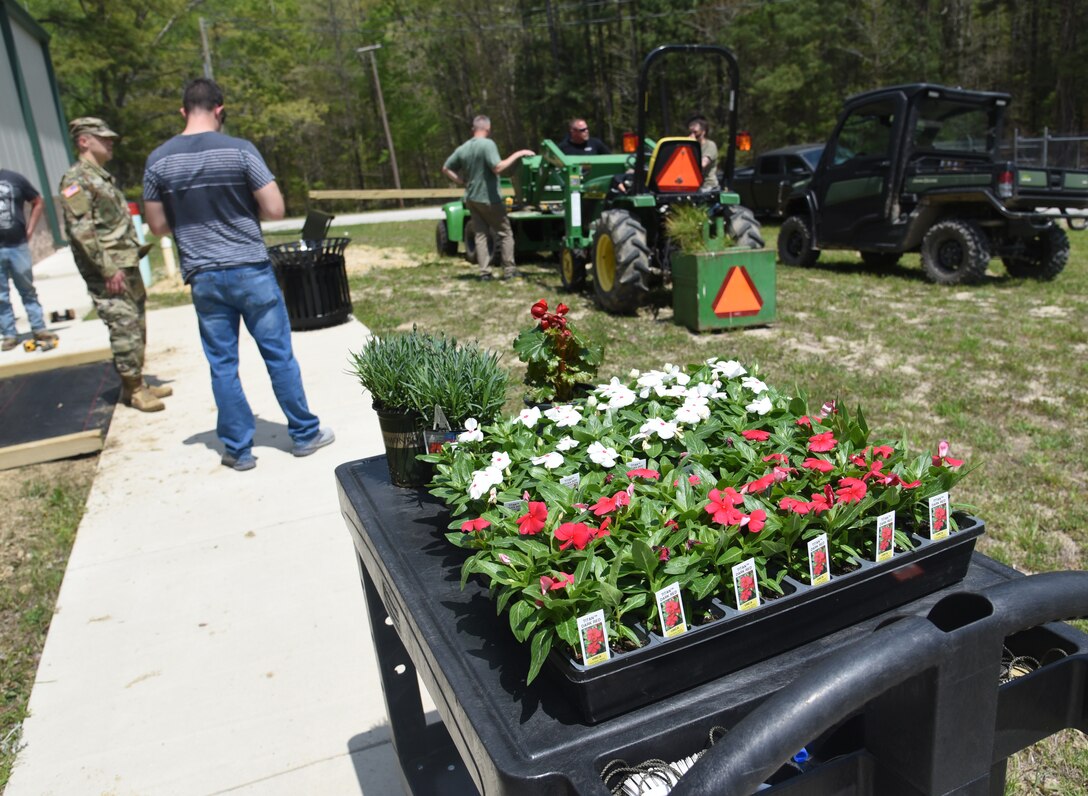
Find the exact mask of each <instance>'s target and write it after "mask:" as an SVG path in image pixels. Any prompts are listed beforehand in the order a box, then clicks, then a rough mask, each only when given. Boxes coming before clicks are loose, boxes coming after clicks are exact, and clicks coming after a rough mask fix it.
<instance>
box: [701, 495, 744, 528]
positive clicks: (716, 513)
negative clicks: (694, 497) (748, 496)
mask: <svg viewBox="0 0 1088 796" xmlns="http://www.w3.org/2000/svg"><path fill="white" fill-rule="evenodd" d="M708 497H709V498H710V502H709V503H707V504H706V506H705V508H706V511H707V513H708V514H710V515H712V519H713V521H714V522H716V523H718V524H719V525H737V524H738V523H739V522H740V521H741V519H742V518H743V517H744V514H743V513H741V512H740V511H738V510H737V509H736V508H735V506H737V505H739V504H740V503H743V502H744V498H742V497H741V496H740V495H738V494H737V492H736V490H734V489H733V487H726V489H725V491H724V492H722V491H720V490H718V489H711V490H710V494H709V495H708Z"/></svg>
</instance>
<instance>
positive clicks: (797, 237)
mask: <svg viewBox="0 0 1088 796" xmlns="http://www.w3.org/2000/svg"><path fill="white" fill-rule="evenodd" d="M819 257H820V250H819V249H814V248H812V228H811V227H810V226H809V225H808V222H807V221H805V219H804V218H802V217H801V216H790V217H789V218H787V219H786V220H785V221H783V222H782V228H781V229H780V230H779V231H778V259H779V260H780V261H781V263H782V264H783V265H795V266H799V267H801V268H809V267H810V266H813V265H815V264H816V260H818V259H819Z"/></svg>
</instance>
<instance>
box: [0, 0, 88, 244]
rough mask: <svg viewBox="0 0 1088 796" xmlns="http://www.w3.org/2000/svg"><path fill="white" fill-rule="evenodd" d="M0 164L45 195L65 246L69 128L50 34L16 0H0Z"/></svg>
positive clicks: (55, 234) (51, 224)
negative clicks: (62, 188) (61, 189)
mask: <svg viewBox="0 0 1088 796" xmlns="http://www.w3.org/2000/svg"><path fill="white" fill-rule="evenodd" d="M0 108H2V109H3V111H2V112H0V166H2V167H3V168H7V169H11V170H12V171H17V172H19V173H20V174H22V175H24V176H25V177H26V178H27V179H28V180H30V182H31V184H33V185H34V187H36V188H37V189H38V190H39V191H40V192H41V194H42V196H43V197H45V200H46V202H45V214H46V218H47V219H48V223H49V229H50V230H51V231H52V233H53V242H54V244H56V245H57V246H60V245H62V244H63V242H64V240H63V238H62V237H61V225H60V223H59V218H60V216H59V214H58V213H57V207H56V200H55V193H56V190H57V185H58V184H59V183H60V178H61V176H63V174H64V172H65V171H66V170H67V168H68V166H69V165H70V164H71V162H72V154H71V149H70V147H69V142H68V124H67V122H66V120H65V118H64V111H63V110H62V109H61V106H60V94H59V92H58V91H57V78H56V76H55V75H54V73H53V62H52V60H51V59H50V57H49V34H48V33H46V32H45V30H43V29H42V27H41V26H40V25H39V24H38V23H37V22H35V21H34V18H33V17H31V16H30V14H28V13H27V12H26V11H24V10H23V8H22V7H21V6H19V4H18V3H16V2H15V0H0Z"/></svg>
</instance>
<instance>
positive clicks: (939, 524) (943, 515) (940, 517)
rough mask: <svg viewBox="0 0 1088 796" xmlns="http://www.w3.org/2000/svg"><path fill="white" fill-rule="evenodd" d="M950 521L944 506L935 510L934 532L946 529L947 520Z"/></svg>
mask: <svg viewBox="0 0 1088 796" xmlns="http://www.w3.org/2000/svg"><path fill="white" fill-rule="evenodd" d="M947 519H948V512H947V511H946V510H945V508H944V506H939V507H937V508H935V509H934V510H933V532H934V533H936V532H937V531H939V530H941V528H943V527H944V522H945V520H947Z"/></svg>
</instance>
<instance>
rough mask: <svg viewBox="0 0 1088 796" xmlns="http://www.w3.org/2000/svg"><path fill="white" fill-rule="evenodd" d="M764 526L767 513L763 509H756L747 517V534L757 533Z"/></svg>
mask: <svg viewBox="0 0 1088 796" xmlns="http://www.w3.org/2000/svg"><path fill="white" fill-rule="evenodd" d="M766 524H767V512H765V511H764V510H763V509H756V510H755V511H753V512H752V513H751V514H749V515H748V533H759V532H760V531H762V530H763V526H764V525H766Z"/></svg>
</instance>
